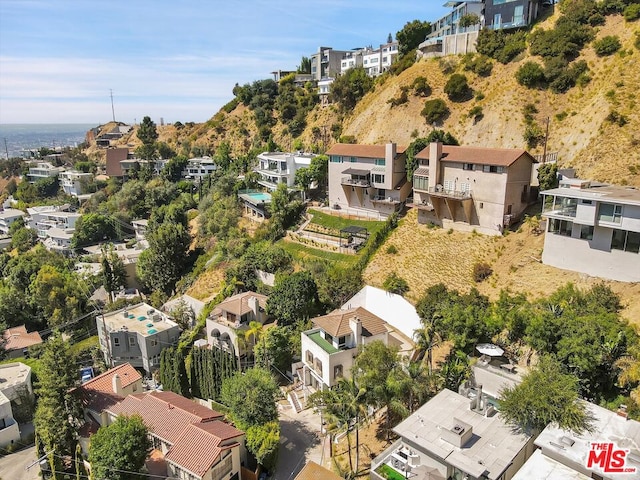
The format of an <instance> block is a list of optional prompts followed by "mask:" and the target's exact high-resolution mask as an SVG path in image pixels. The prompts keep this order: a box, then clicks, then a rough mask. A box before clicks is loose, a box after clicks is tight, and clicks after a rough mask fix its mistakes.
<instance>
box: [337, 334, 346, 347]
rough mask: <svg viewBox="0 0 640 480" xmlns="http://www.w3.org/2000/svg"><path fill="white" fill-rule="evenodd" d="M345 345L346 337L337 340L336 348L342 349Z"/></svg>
mask: <svg viewBox="0 0 640 480" xmlns="http://www.w3.org/2000/svg"><path fill="white" fill-rule="evenodd" d="M346 344H347V337H346V336H344V337H340V338H338V347H344V346H345V345H346Z"/></svg>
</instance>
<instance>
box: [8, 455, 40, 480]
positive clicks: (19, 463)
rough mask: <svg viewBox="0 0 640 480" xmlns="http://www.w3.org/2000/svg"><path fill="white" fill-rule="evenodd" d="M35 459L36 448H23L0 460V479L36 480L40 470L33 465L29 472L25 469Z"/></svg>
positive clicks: (38, 477)
mask: <svg viewBox="0 0 640 480" xmlns="http://www.w3.org/2000/svg"><path fill="white" fill-rule="evenodd" d="M35 460H37V458H36V447H30V448H25V449H24V450H20V451H19V452H15V453H12V454H11V455H7V456H6V457H2V458H0V478H2V480H38V479H40V476H39V475H38V473H39V472H40V468H39V467H38V465H34V466H33V467H31V468H30V469H29V470H25V467H26V466H27V465H29V464H31V463H33V462H34V461H35Z"/></svg>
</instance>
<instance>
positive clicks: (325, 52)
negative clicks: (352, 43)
mask: <svg viewBox="0 0 640 480" xmlns="http://www.w3.org/2000/svg"><path fill="white" fill-rule="evenodd" d="M349 51H350V50H334V49H333V48H331V47H319V48H318V51H317V52H316V53H312V54H311V55H309V60H310V61H311V76H312V77H313V80H315V81H320V80H322V79H323V78H327V77H334V78H335V77H337V76H338V75H339V74H340V65H341V64H342V57H343V56H344V54H345V53H348V52H349Z"/></svg>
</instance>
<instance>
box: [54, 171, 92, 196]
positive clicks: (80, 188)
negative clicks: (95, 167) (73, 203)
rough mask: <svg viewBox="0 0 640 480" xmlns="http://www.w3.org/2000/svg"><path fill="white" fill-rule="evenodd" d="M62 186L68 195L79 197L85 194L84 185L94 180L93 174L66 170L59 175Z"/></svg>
mask: <svg viewBox="0 0 640 480" xmlns="http://www.w3.org/2000/svg"><path fill="white" fill-rule="evenodd" d="M58 179H59V180H60V186H61V187H62V190H63V191H64V193H66V194H67V195H71V196H72V197H77V196H79V195H82V194H83V193H85V191H84V188H86V187H85V186H84V185H86V183H88V182H90V181H91V180H93V173H88V172H87V173H85V172H78V171H76V170H65V171H63V172H60V174H59V175H58Z"/></svg>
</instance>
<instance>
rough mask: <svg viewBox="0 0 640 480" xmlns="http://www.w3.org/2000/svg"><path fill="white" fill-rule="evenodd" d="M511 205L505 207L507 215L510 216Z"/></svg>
mask: <svg viewBox="0 0 640 480" xmlns="http://www.w3.org/2000/svg"><path fill="white" fill-rule="evenodd" d="M512 207H513V205H507V215H511V209H512Z"/></svg>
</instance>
